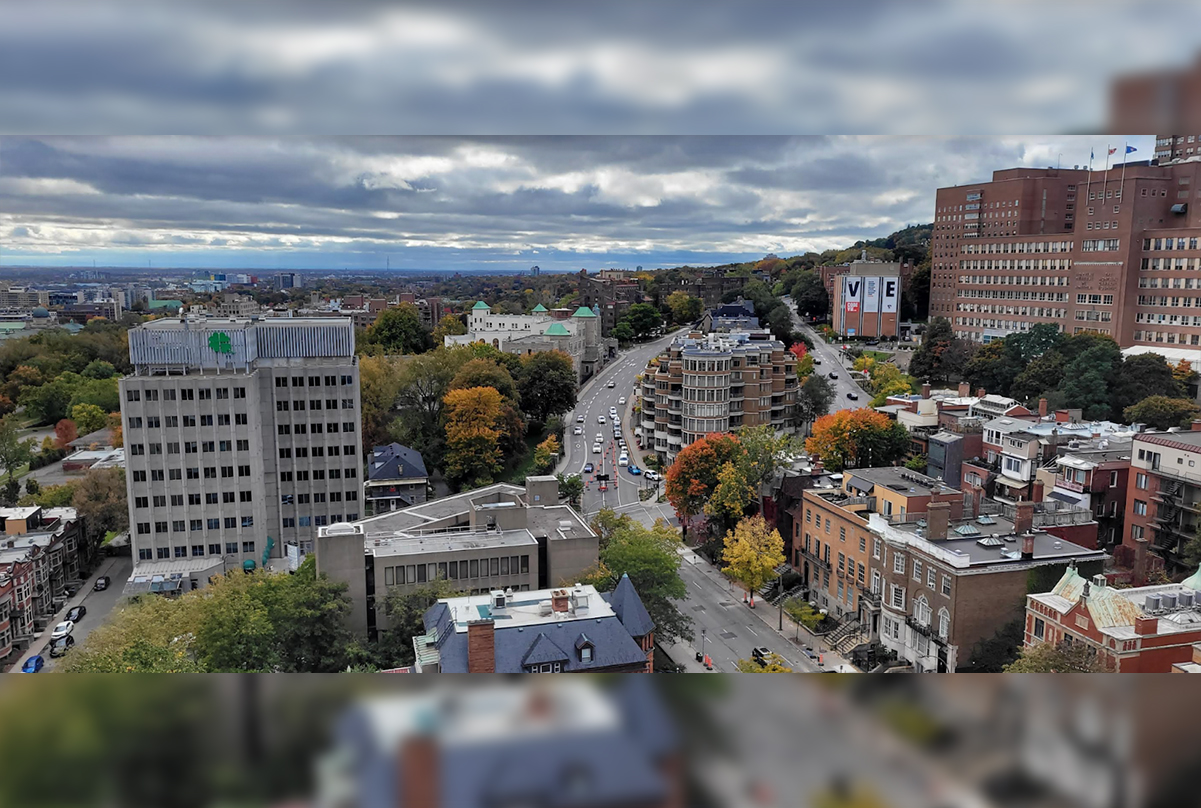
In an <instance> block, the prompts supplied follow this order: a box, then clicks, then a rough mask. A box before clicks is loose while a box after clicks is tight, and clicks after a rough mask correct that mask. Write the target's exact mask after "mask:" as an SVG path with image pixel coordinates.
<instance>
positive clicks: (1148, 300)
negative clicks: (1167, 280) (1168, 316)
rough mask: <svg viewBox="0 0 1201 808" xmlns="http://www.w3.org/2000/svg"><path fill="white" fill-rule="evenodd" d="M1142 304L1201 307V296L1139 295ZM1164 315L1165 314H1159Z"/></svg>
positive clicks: (1175, 307) (1139, 302)
mask: <svg viewBox="0 0 1201 808" xmlns="http://www.w3.org/2000/svg"><path fill="white" fill-rule="evenodd" d="M1138 304H1139V305H1140V306H1169V307H1171V308H1174V309H1177V308H1182V307H1183V308H1186V309H1189V308H1193V307H1198V308H1201V297H1165V296H1159V297H1157V296H1155V295H1139V296H1138ZM1159 316H1160V317H1162V316H1163V315H1159ZM1186 319H1187V318H1186Z"/></svg>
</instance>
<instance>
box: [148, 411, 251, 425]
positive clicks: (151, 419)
mask: <svg viewBox="0 0 1201 808" xmlns="http://www.w3.org/2000/svg"><path fill="white" fill-rule="evenodd" d="M234 417H235V418H236V419H237V425H238V426H246V413H244V412H240V413H235V415H234ZM181 418H182V419H183V422H182V423H183V426H184V427H189V428H191V427H195V426H196V424H197V421H196V418H197V416H195V415H164V416H162V417H161V418H160V417H159V416H157V415H148V416H146V418H145V420H143V419H142V418H141V417H140V416H130V417H129V418H127V419H126V421H127V423H128V424H129V428H130V429H141V428H142V427H143V425H144V426H145V427H146V428H147V429H161V428H162V427H163V426H164V424H165V425H166V427H167V429H179V428H180V419H181ZM213 418H214V416H212V415H201V416H200V422H199V423H200V426H213V425H214V422H213ZM216 419H217V420H216V426H229V425H230V416H229V414H228V413H220V414H218V415H217V416H216Z"/></svg>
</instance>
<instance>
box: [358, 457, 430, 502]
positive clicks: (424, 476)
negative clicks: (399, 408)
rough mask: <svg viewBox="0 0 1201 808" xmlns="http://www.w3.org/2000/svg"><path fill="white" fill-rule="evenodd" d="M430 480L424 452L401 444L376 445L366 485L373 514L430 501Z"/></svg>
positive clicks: (365, 493)
mask: <svg viewBox="0 0 1201 808" xmlns="http://www.w3.org/2000/svg"><path fill="white" fill-rule="evenodd" d="M429 481H430V478H429V473H428V472H427V471H426V470H425V459H424V458H422V456H421V452H418V451H417V450H416V449H410V448H409V447H408V446H402V445H401V444H399V443H389V444H388V445H387V446H376V447H375V448H374V449H372V450H371V457H369V458H368V459H367V481H366V483H365V484H364V486H363V496H364V498H365V501H366V504H367V510H368V511H369V512H370V513H369V515H374V514H380V513H387V512H388V511H394V510H396V509H398V508H408V507H410V506H412V505H420V504H421V503H422V502H425V500H426V489H427V488H428V487H429Z"/></svg>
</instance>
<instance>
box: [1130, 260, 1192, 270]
mask: <svg viewBox="0 0 1201 808" xmlns="http://www.w3.org/2000/svg"><path fill="white" fill-rule="evenodd" d="M1139 269H1142V270H1156V269H1158V270H1163V271H1169V270H1173V271H1175V270H1179V271H1185V272H1187V271H1188V270H1191V269H1201V258H1144V259H1143V260H1142V262H1141V263H1140V264H1139Z"/></svg>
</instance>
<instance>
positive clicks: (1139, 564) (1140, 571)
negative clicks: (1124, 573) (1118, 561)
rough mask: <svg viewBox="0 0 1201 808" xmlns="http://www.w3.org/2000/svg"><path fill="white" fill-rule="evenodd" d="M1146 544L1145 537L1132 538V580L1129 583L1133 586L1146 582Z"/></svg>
mask: <svg viewBox="0 0 1201 808" xmlns="http://www.w3.org/2000/svg"><path fill="white" fill-rule="evenodd" d="M1147 545H1148V541H1147V540H1146V539H1135V540H1134V564H1133V570H1132V572H1133V575H1132V576H1131V577H1132V578H1133V579H1134V580H1132V581H1131V583H1133V584H1134V585H1135V586H1142V585H1143V584H1145V583H1146V582H1147Z"/></svg>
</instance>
